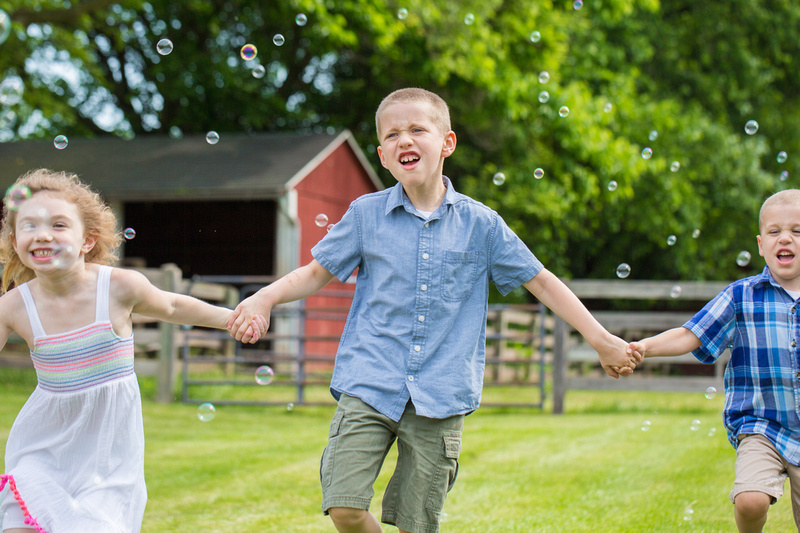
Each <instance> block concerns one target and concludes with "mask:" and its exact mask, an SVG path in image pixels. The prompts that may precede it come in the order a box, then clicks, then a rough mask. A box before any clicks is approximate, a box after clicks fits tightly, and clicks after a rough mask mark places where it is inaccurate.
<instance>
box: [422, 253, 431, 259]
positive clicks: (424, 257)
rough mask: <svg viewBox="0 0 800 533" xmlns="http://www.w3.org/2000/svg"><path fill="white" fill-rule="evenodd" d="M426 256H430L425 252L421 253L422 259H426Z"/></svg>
mask: <svg viewBox="0 0 800 533" xmlns="http://www.w3.org/2000/svg"><path fill="white" fill-rule="evenodd" d="M428 257H430V256H429V255H428V254H427V253H424V254H422V258H423V259H427V258H428Z"/></svg>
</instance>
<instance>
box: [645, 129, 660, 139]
mask: <svg viewBox="0 0 800 533" xmlns="http://www.w3.org/2000/svg"><path fill="white" fill-rule="evenodd" d="M647 138H648V139H650V140H651V141H655V140H656V139H658V132H657V131H656V130H653V131H651V132H650V134H649V135H648V136H647Z"/></svg>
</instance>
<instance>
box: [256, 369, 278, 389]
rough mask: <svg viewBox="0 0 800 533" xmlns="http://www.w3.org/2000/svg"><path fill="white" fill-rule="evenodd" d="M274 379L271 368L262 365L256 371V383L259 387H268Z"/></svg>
mask: <svg viewBox="0 0 800 533" xmlns="http://www.w3.org/2000/svg"><path fill="white" fill-rule="evenodd" d="M274 377H275V372H273V370H272V367H270V366H267V365H263V366H260V367H258V368H257V369H256V383H258V384H259V385H269V384H270V383H272V378H274Z"/></svg>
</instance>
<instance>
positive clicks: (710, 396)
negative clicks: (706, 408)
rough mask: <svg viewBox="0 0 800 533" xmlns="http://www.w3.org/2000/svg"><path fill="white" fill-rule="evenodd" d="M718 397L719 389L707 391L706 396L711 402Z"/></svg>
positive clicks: (711, 388)
mask: <svg viewBox="0 0 800 533" xmlns="http://www.w3.org/2000/svg"><path fill="white" fill-rule="evenodd" d="M716 395H717V388H716V387H709V388H707V389H706V392H705V396H706V398H708V399H709V400H710V399H711V398H713V397H714V396H716Z"/></svg>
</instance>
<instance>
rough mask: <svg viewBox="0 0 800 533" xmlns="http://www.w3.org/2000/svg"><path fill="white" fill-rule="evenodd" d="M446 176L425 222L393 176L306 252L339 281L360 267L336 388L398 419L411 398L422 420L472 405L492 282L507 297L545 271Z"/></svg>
mask: <svg viewBox="0 0 800 533" xmlns="http://www.w3.org/2000/svg"><path fill="white" fill-rule="evenodd" d="M444 183H445V186H446V187H447V191H446V193H445V196H444V199H443V200H442V204H441V205H440V206H439V208H438V209H436V211H434V212H433V213H431V216H430V218H428V219H427V220H426V219H425V218H424V217H423V216H421V215H420V214H419V212H418V211H417V210H416V209H415V208H414V206H413V205H412V204H411V202H410V201H409V199H408V197H407V196H406V194H405V192H404V191H403V187H402V185H401V184H399V183H398V184H397V185H396V186H394V187H392V188H390V189H386V190H383V191H380V192H376V193H372V194H367V195H364V196H362V197H360V198H358V199H357V200H355V201H354V202H353V203H352V204H351V205H350V208H349V209H348V210H347V212H346V213H345V215H344V216H343V217H342V219H341V220H340V221H339V222H337V223H336V225H334V226H333V228H331V231H330V232H328V234H327V235H326V236H325V237H324V238H323V239H322V240H321V241H320V242H319V243H317V245H316V246H314V248H313V249H312V250H311V254H312V255H313V256H314V258H315V259H316V260H317V261H318V262H319V263H320V264H321V265H322V266H323V267H325V268H326V269H327V270H328V271H329V272H331V273H332V274H333V275H335V276H336V277H337V278H339V279H340V280H342V281H344V280H346V279H347V278H348V277H350V275H351V274H352V273H353V271H354V270H355V269H356V268H358V277H357V279H356V291H355V294H354V296H353V303H352V305H351V307H350V313H349V314H348V317H347V323H346V324H345V327H344V331H343V332H342V337H341V340H340V342H339V349H338V350H337V353H336V363H335V366H334V370H333V377H332V379H331V392H332V393H333V396H334V397H335V398H337V399H338V398H339V397H340V395H341V394H342V393H344V394H347V395H350V396H355V397H357V398H361V400H363V401H364V402H366V403H367V404H369V405H371V406H372V407H374V408H375V409H377V410H378V411H379V412H381V413H383V414H384V415H386V416H388V417H389V418H391V419H393V420H399V419H400V416H401V415H402V414H403V410H404V409H405V406H406V404H407V403H408V400H409V398H411V399H412V401H413V402H414V407H415V408H416V411H417V413H418V414H420V415H422V416H426V417H429V418H447V417H449V416H453V415H457V414H464V413H469V412H471V411H474V410H475V409H477V408H478V404H479V403H480V397H481V389H482V387H483V370H484V357H485V351H486V313H487V309H488V297H489V281H492V282H493V283H494V284H495V286H496V287H497V288H498V290H499V291H500V292H501V293H503V294H506V293H508V292H510V291H511V290H513V289H515V288H517V287H519V286H520V285H522V284H523V283H525V282H527V281H529V280H530V279H531V278H533V277H534V276H535V275H536V274H537V273H538V272H539V271H540V270H541V269H542V264H541V263H540V262H539V261H538V260H537V259H536V257H534V255H533V253H531V251H530V250H529V249H528V248H527V247H526V246H525V244H524V243H523V242H522V241H521V240H520V239H519V237H517V236H516V235H515V234H514V232H512V231H511V230H510V229H509V227H508V226H507V225H506V224H505V222H503V219H502V218H500V216H499V215H498V214H497V213H496V212H494V211H492V210H491V209H489V208H488V207H486V206H485V205H483V204H481V203H479V202H476V201H475V200H472V199H471V198H469V197H467V196H464V195H463V194H459V193H457V192H456V191H455V190H454V189H453V186H452V184H451V183H450V180H449V179H447V178H446V177H445V178H444Z"/></svg>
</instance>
